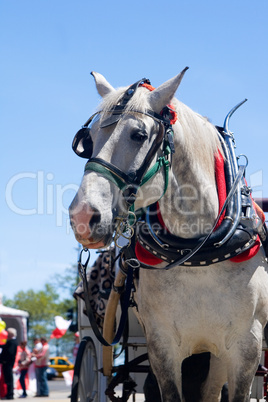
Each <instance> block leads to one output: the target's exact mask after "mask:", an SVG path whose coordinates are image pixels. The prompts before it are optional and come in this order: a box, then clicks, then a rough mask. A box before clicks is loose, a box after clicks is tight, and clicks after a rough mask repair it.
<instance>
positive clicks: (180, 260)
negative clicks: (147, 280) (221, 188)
mask: <svg viewBox="0 0 268 402" xmlns="http://www.w3.org/2000/svg"><path fill="white" fill-rule="evenodd" d="M245 168H246V166H243V165H241V166H239V169H238V173H237V175H236V177H235V180H234V183H233V186H232V188H231V190H230V192H229V193H228V196H227V198H226V200H225V202H224V204H223V206H222V208H221V211H220V213H219V214H218V217H217V219H216V221H215V223H214V225H213V227H212V229H211V230H210V232H209V233H208V234H207V236H205V237H204V238H201V239H199V241H198V243H197V245H196V246H195V247H194V248H193V249H192V250H190V252H189V253H188V254H186V255H184V256H183V257H182V258H178V259H177V260H175V261H174V262H173V263H171V264H169V265H167V266H166V267H164V268H157V267H151V266H150V267H149V266H148V267H147V266H144V265H141V268H144V269H158V270H159V269H160V270H168V269H171V268H174V267H176V266H178V265H182V264H183V263H185V262H186V261H188V260H189V259H190V258H191V257H192V256H194V255H195V254H196V253H197V252H198V251H199V250H200V249H201V247H203V246H204V244H205V243H206V242H207V241H208V240H209V238H210V236H211V235H212V233H213V231H214V229H215V227H216V226H217V224H218V221H219V219H220V218H221V216H222V214H223V212H224V210H225V209H226V206H227V205H228V203H229V202H230V200H231V198H232V197H233V195H234V193H235V191H237V187H238V185H239V182H240V180H241V179H242V177H243V175H244V171H245ZM215 247H217V244H215Z"/></svg>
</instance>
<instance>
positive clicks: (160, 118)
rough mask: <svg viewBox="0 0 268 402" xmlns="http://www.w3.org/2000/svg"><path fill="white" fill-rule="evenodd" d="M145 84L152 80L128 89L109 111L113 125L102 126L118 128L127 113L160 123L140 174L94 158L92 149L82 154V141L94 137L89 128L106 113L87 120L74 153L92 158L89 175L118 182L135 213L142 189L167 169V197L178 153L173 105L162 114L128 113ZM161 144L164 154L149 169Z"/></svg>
mask: <svg viewBox="0 0 268 402" xmlns="http://www.w3.org/2000/svg"><path fill="white" fill-rule="evenodd" d="M144 83H145V84H150V81H149V80H147V79H145V78H143V79H142V80H139V81H137V82H136V83H135V84H133V85H132V86H131V87H130V88H128V90H127V91H126V92H125V93H124V95H123V98H122V100H121V102H120V104H119V105H116V106H114V107H113V108H111V109H110V110H109V111H108V113H111V116H112V117H113V119H112V122H111V121H110V120H109V119H108V123H106V124H105V121H104V124H102V125H101V128H104V127H107V126H111V125H115V124H117V123H118V121H119V120H120V119H121V117H122V116H123V115H125V114H126V113H137V114H141V115H146V116H149V117H151V118H152V119H154V120H155V121H156V122H158V123H159V132H158V134H157V136H156V138H155V139H154V141H153V143H152V145H151V147H150V149H149V151H148V152H147V154H146V156H145V158H144V161H143V163H142V165H141V166H140V167H139V168H138V169H137V170H136V172H130V173H125V172H123V171H122V170H121V169H119V168H118V167H117V166H115V165H113V164H112V163H110V162H107V161H105V160H104V159H102V158H94V157H93V158H92V157H91V155H90V153H91V152H92V149H91V150H89V152H86V151H85V150H83V151H82V152H81V150H80V151H78V148H79V145H81V141H82V142H83V141H84V142H85V143H86V141H88V142H89V141H90V139H91V137H90V128H89V125H90V123H91V122H92V120H93V119H94V117H95V116H96V115H98V114H101V113H102V111H100V112H97V113H95V114H94V115H93V116H91V117H90V118H89V119H88V120H87V122H86V123H85V124H84V126H83V127H82V128H81V130H79V131H78V132H77V134H76V136H75V138H74V141H73V150H74V152H76V153H77V154H78V155H79V156H81V157H86V158H88V159H89V160H88V162H87V163H86V166H85V172H86V171H94V172H97V173H99V174H101V175H102V176H103V177H105V178H106V179H108V180H109V181H111V182H112V183H114V184H115V185H116V186H117V187H118V188H119V189H120V190H121V191H122V194H123V198H124V200H125V202H126V204H127V206H128V209H129V210H132V211H133V210H134V202H135V199H136V196H137V191H138V189H139V188H140V187H141V186H143V185H144V184H145V183H147V181H149V180H150V179H151V178H152V177H153V176H154V175H155V174H156V173H157V172H158V171H159V170H160V169H162V168H163V169H164V176H165V185H164V189H163V195H164V194H165V192H166V189H167V186H168V175H169V169H170V166H171V157H170V156H171V155H172V153H174V152H175V149H174V143H173V129H172V125H171V123H170V120H171V116H170V107H169V106H165V108H164V109H163V110H162V111H161V112H160V114H158V113H155V112H154V111H152V110H147V111H144V112H143V111H139V110H131V111H126V105H127V103H128V102H129V100H130V99H131V97H132V96H133V95H134V93H135V91H136V90H137V88H138V87H140V86H142V85H143V84H144ZM161 144H163V148H162V154H161V155H160V156H159V157H158V158H157V161H156V162H155V164H154V165H153V166H152V167H151V168H150V169H149V170H148V166H150V165H151V163H152V160H153V158H154V156H155V155H156V153H157V151H158V150H159V148H160V146H161ZM82 148H83V147H82ZM84 148H85V147H84ZM89 148H90V147H89ZM163 195H162V196H163Z"/></svg>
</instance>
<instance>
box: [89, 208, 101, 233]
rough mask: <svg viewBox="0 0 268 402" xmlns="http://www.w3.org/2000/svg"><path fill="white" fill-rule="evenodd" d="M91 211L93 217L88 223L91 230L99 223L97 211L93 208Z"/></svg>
mask: <svg viewBox="0 0 268 402" xmlns="http://www.w3.org/2000/svg"><path fill="white" fill-rule="evenodd" d="M92 211H93V215H92V217H91V219H90V222H89V227H90V229H92V228H93V226H95V225H98V224H99V223H100V221H101V215H100V213H99V211H98V210H97V209H95V208H92Z"/></svg>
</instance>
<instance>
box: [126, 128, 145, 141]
mask: <svg viewBox="0 0 268 402" xmlns="http://www.w3.org/2000/svg"><path fill="white" fill-rule="evenodd" d="M130 138H131V139H132V140H133V141H136V142H143V141H145V140H146V139H147V138H148V135H147V134H146V132H145V131H141V130H137V131H133V132H132V133H131V134H130Z"/></svg>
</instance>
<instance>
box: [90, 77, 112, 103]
mask: <svg viewBox="0 0 268 402" xmlns="http://www.w3.org/2000/svg"><path fill="white" fill-rule="evenodd" d="M91 75H93V77H94V80H95V83H96V87H97V91H98V93H99V94H100V96H101V97H104V96H105V95H108V94H109V93H110V92H112V91H114V88H113V87H112V85H110V84H109V82H108V81H107V80H106V79H105V78H104V77H103V75H101V74H99V73H95V71H92V72H91Z"/></svg>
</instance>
